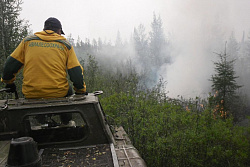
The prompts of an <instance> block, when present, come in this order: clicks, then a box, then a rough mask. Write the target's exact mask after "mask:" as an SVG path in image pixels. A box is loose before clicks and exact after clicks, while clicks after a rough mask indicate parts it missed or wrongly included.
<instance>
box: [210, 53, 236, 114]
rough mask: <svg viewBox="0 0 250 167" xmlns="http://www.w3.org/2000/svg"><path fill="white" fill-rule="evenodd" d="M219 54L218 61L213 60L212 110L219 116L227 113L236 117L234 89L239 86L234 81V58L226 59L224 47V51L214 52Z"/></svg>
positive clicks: (227, 56)
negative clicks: (213, 108) (213, 93)
mask: <svg viewBox="0 0 250 167" xmlns="http://www.w3.org/2000/svg"><path fill="white" fill-rule="evenodd" d="M216 54H217V55H218V56H219V61H218V62H214V65H215V74H214V75H212V78H211V81H212V90H213V91H214V92H216V93H215V97H214V98H213V102H214V104H215V106H214V107H215V110H214V112H215V113H216V114H219V115H220V116H221V117H223V118H226V117H227V115H228V114H232V115H233V116H234V117H237V115H236V111H235V110H234V109H235V103H234V102H235V101H236V100H237V98H238V96H237V93H236V90H238V89H239V88H240V87H241V86H239V85H238V84H237V82H236V79H237V78H238V76H235V75H236V72H235V70H234V63H235V59H232V60H228V59H229V55H227V52H226V49H225V51H224V53H220V54H218V53H216Z"/></svg>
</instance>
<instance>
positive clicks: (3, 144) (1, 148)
mask: <svg viewBox="0 0 250 167" xmlns="http://www.w3.org/2000/svg"><path fill="white" fill-rule="evenodd" d="M9 148H10V141H0V167H5V164H6V162H7V157H8V153H9Z"/></svg>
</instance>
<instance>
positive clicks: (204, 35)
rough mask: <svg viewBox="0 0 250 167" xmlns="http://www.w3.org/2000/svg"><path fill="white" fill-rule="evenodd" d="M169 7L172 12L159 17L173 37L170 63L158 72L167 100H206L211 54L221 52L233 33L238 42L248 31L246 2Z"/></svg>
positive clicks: (199, 0)
mask: <svg viewBox="0 0 250 167" xmlns="http://www.w3.org/2000/svg"><path fill="white" fill-rule="evenodd" d="M169 5H170V6H168V7H167V8H168V9H169V10H170V8H171V12H172V13H171V14H170V13H169V12H168V11H167V10H165V11H164V12H163V13H162V18H163V23H164V27H165V29H166V30H170V31H171V34H173V36H172V37H171V40H172V44H173V48H174V50H173V51H172V52H171V56H172V58H173V60H174V61H173V64H171V65H166V66H162V67H161V68H160V70H159V71H158V73H159V75H162V76H163V77H164V78H165V79H166V80H167V82H168V84H167V90H168V91H169V96H170V97H171V96H172V97H173V96H174V97H176V96H177V95H181V96H184V97H186V98H188V97H195V96H200V97H206V96H207V95H208V93H209V92H210V91H211V82H210V81H209V79H211V75H213V74H214V64H213V61H216V60H217V55H216V54H215V53H214V52H216V53H222V52H224V49H225V43H226V41H227V40H228V39H229V36H230V34H231V33H232V32H233V31H234V32H235V34H236V38H237V39H238V40H240V39H241V35H242V32H243V31H244V30H246V29H249V28H250V19H248V18H249V17H248V16H249V12H247V11H248V9H247V8H248V7H247V6H249V5H250V1H246V0H241V1H229V0H225V1H215V0H211V1H206V0H188V1H180V0H177V1H174V2H172V3H169ZM163 8H164V7H163ZM169 15H171V16H172V17H171V16H169ZM248 20H249V21H248Z"/></svg>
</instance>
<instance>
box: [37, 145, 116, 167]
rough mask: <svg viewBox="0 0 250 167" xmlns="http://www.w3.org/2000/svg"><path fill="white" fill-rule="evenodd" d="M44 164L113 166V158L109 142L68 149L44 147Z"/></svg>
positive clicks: (46, 165)
mask: <svg viewBox="0 0 250 167" xmlns="http://www.w3.org/2000/svg"><path fill="white" fill-rule="evenodd" d="M42 160H43V161H42V166H43V167H51V166H62V167H64V166H65V167H68V166H85V167H93V166H99V167H112V166H113V160H112V155H111V149H110V146H109V144H101V145H96V146H88V147H82V148H68V149H55V148H50V149H44V150H43V152H42Z"/></svg>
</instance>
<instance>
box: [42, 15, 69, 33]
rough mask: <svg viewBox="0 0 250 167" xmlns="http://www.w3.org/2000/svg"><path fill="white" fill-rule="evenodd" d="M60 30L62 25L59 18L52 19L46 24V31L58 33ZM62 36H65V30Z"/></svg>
mask: <svg viewBox="0 0 250 167" xmlns="http://www.w3.org/2000/svg"><path fill="white" fill-rule="evenodd" d="M58 29H61V30H62V24H61V22H60V21H59V20H58V19H57V18H54V17H50V18H48V19H47V20H46V21H45V22H44V30H53V31H56V30H58ZM62 34H64V32H63V30H62ZM64 35H65V34H64Z"/></svg>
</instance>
